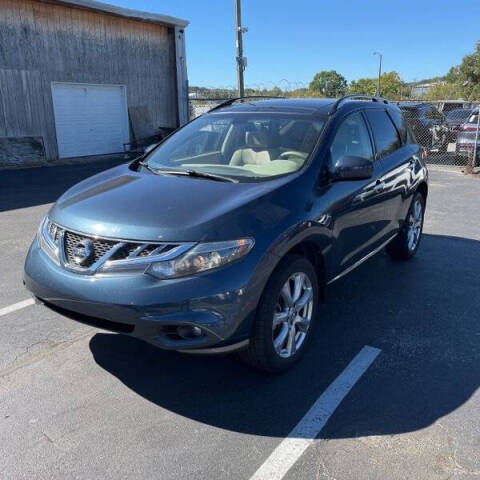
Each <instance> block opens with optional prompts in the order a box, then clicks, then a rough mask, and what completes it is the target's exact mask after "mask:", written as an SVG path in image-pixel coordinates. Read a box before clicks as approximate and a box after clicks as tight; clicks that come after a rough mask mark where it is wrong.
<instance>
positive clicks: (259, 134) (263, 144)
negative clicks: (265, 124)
mask: <svg viewBox="0 0 480 480" xmlns="http://www.w3.org/2000/svg"><path fill="white" fill-rule="evenodd" d="M245 146H246V147H248V148H254V149H255V148H256V149H259V150H261V149H267V148H268V147H269V144H268V133H267V132H266V131H264V130H256V131H255V132H246V133H245Z"/></svg>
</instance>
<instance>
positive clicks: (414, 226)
mask: <svg viewBox="0 0 480 480" xmlns="http://www.w3.org/2000/svg"><path fill="white" fill-rule="evenodd" d="M422 223H423V207H422V203H421V202H420V200H418V199H417V200H415V203H414V204H413V208H412V210H411V212H410V215H409V216H408V249H409V250H410V251H411V252H413V251H414V250H415V248H416V247H417V245H418V242H419V240H420V235H421V233H422Z"/></svg>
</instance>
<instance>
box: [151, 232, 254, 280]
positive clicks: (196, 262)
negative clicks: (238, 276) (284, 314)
mask: <svg viewBox="0 0 480 480" xmlns="http://www.w3.org/2000/svg"><path fill="white" fill-rule="evenodd" d="M253 245H254V241H253V239H252V238H242V239H240V240H233V241H229V242H212V243H199V244H198V245H196V246H195V247H194V248H192V249H191V250H189V251H188V252H186V253H184V254H183V255H181V256H179V257H178V258H174V259H173V260H169V261H163V262H156V263H152V264H151V265H150V266H149V267H148V268H147V270H146V272H145V273H148V274H150V275H153V276H154V277H157V278H160V279H167V278H177V277H184V276H186V275H193V274H195V273H200V272H204V271H206V270H211V269H212V268H218V267H222V266H223V265H226V264H227V263H230V262H233V261H235V260H238V259H240V258H242V257H244V256H245V255H246V254H247V253H248V252H249V251H250V250H251V249H252V247H253Z"/></svg>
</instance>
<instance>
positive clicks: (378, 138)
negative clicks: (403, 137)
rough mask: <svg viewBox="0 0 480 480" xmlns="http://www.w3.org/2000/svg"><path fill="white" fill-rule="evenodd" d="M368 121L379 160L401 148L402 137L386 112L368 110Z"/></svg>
mask: <svg viewBox="0 0 480 480" xmlns="http://www.w3.org/2000/svg"><path fill="white" fill-rule="evenodd" d="M365 113H366V114H367V118H368V121H369V122H370V126H371V127H372V130H373V137H374V139H375V147H376V149H377V158H383V157H386V156H387V155H389V154H390V153H392V152H394V151H395V150H397V149H398V148H400V146H401V141H400V137H399V136H398V132H397V129H396V128H395V126H394V124H393V123H392V120H391V119H390V117H389V116H388V115H387V112H386V111H385V110H367V111H366V112H365Z"/></svg>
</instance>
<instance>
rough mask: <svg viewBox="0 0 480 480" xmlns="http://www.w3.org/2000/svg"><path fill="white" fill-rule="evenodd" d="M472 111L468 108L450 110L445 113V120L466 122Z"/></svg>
mask: <svg viewBox="0 0 480 480" xmlns="http://www.w3.org/2000/svg"><path fill="white" fill-rule="evenodd" d="M472 112H473V110H471V109H468V108H461V109H459V110H450V112H448V113H447V118H448V119H449V120H466V119H467V118H468V117H469V116H470V115H471V114H472Z"/></svg>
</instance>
